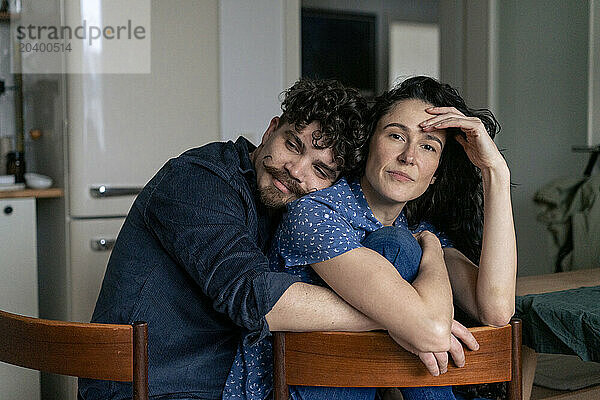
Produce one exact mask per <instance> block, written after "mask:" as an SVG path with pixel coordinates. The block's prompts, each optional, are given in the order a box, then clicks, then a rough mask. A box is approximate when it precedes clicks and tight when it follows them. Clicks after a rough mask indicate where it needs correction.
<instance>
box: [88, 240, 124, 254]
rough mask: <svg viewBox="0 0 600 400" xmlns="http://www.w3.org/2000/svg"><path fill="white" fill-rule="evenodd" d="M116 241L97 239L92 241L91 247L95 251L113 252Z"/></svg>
mask: <svg viewBox="0 0 600 400" xmlns="http://www.w3.org/2000/svg"><path fill="white" fill-rule="evenodd" d="M116 241H117V240H116V239H107V238H97V239H92V240H91V241H90V246H91V247H92V250H94V251H111V250H112V248H113V247H115V242H116Z"/></svg>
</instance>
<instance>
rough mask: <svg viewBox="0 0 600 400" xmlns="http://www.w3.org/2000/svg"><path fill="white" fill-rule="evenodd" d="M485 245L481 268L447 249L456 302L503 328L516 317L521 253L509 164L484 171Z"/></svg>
mask: <svg viewBox="0 0 600 400" xmlns="http://www.w3.org/2000/svg"><path fill="white" fill-rule="evenodd" d="M482 176H483V193H484V222H483V242H482V243H483V245H482V249H481V258H480V265H479V268H477V266H475V265H474V264H473V263H472V262H471V261H469V260H468V259H467V257H465V256H464V255H463V254H462V253H461V252H459V251H458V250H456V249H451V248H448V249H445V250H444V259H445V261H446V266H447V268H448V274H449V276H450V282H451V284H452V291H453V293H454V295H455V301H456V303H457V304H458V305H459V306H460V307H461V308H462V309H463V310H464V311H466V312H467V313H469V314H470V315H471V316H472V317H474V318H477V319H478V320H480V321H481V322H482V323H484V324H488V325H494V326H502V325H506V324H507V323H508V322H509V321H510V317H511V316H512V315H513V314H514V305H515V284H516V271H517V251H516V244H515V231H514V224H513V216H512V207H511V200H510V174H509V172H508V167H506V164H504V166H500V167H499V168H498V169H496V170H489V171H484V170H482Z"/></svg>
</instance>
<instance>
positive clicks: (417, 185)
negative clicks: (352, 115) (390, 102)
mask: <svg viewBox="0 0 600 400" xmlns="http://www.w3.org/2000/svg"><path fill="white" fill-rule="evenodd" d="M429 107H432V105H431V104H427V103H425V102H423V101H421V100H416V99H407V100H402V101H399V102H397V103H396V104H395V105H394V107H393V108H392V109H391V111H390V112H389V113H388V114H386V115H384V116H383V117H382V118H381V119H380V120H379V122H378V123H377V127H376V129H375V132H374V134H373V137H372V138H371V141H370V143H369V156H368V158H367V164H366V169H365V176H364V178H363V180H362V182H363V186H367V187H366V188H363V190H365V194H367V192H369V194H370V195H371V197H373V196H376V197H377V199H373V200H375V201H377V202H378V203H383V204H387V203H390V204H398V203H402V206H404V203H406V202H407V201H409V200H413V199H416V198H417V197H419V196H420V195H422V194H423V193H425V190H427V187H428V186H429V185H430V184H431V183H433V182H434V180H435V178H434V176H433V175H434V174H435V171H436V169H437V167H438V164H439V161H440V156H441V155H442V149H443V148H444V145H445V143H446V132H445V131H444V130H435V131H431V132H424V131H423V130H422V129H421V127H420V126H419V124H420V123H421V122H423V121H425V120H427V119H429V118H432V117H433V115H432V114H428V113H426V112H425V110H426V109H427V108H429Z"/></svg>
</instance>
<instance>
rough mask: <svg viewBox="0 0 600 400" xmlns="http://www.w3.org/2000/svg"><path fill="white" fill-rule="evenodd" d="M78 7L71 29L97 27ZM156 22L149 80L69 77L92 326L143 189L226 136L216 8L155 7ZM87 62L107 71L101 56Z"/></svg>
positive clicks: (76, 307) (72, 159) (77, 278)
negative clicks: (183, 157)
mask: <svg viewBox="0 0 600 400" xmlns="http://www.w3.org/2000/svg"><path fill="white" fill-rule="evenodd" d="M69 3H70V2H67V4H69ZM71 4H74V6H75V7H73V8H71V9H69V8H66V10H65V11H66V20H67V22H68V23H69V24H71V25H73V26H75V25H77V24H81V21H83V20H85V19H87V20H89V19H90V16H89V15H85V13H86V11H87V10H85V9H83V7H79V2H71ZM93 12H96V9H94V10H93ZM151 17H152V21H151V73H150V74H68V75H67V82H66V83H67V113H66V115H67V132H68V192H67V193H68V203H69V205H68V221H69V237H70V246H69V247H70V260H69V264H70V277H69V278H70V302H69V303H70V308H71V310H70V318H71V319H72V320H77V321H89V319H90V317H91V312H92V309H93V305H94V304H95V302H96V298H97V296H98V291H99V288H100V283H101V281H102V277H103V276H104V270H105V267H106V262H107V260H108V256H109V254H110V250H111V248H112V245H113V244H114V241H115V239H116V236H117V233H118V231H119V229H120V227H121V225H122V223H123V221H124V217H125V216H126V215H127V212H128V211H129V208H130V206H131V204H132V202H133V200H134V199H135V195H136V194H137V193H138V192H139V190H141V188H142V187H143V186H144V185H145V183H146V182H147V181H148V180H149V179H150V178H151V177H152V176H153V175H154V174H155V173H156V172H157V171H158V170H159V169H160V167H161V166H162V165H163V164H164V163H165V162H166V161H167V160H168V159H170V158H172V157H175V156H177V155H179V154H180V153H182V152H183V151H185V150H187V149H189V148H192V147H196V146H200V145H203V144H206V143H208V142H212V141H216V140H219V137H220V134H219V126H218V121H219V115H218V102H219V94H218V27H217V2H216V1H204V0H203V1H189V0H179V1H172V0H170V1H152V3H151ZM86 57H89V58H90V59H91V61H92V62H97V59H98V58H102V61H103V62H105V63H106V62H107V60H106V58H105V57H107V56H106V55H104V54H102V53H101V52H100V53H98V52H97V49H90V50H89V52H88V53H87V54H86ZM103 57H104V58H103ZM109 62H118V60H109Z"/></svg>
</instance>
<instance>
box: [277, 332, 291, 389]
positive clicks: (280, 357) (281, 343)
mask: <svg viewBox="0 0 600 400" xmlns="http://www.w3.org/2000/svg"><path fill="white" fill-rule="evenodd" d="M273 336H274V338H273V350H274V351H273V367H274V370H273V391H274V400H288V398H289V397H290V391H289V388H288V385H287V384H286V383H285V333H283V332H275V334H274V335H273Z"/></svg>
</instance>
